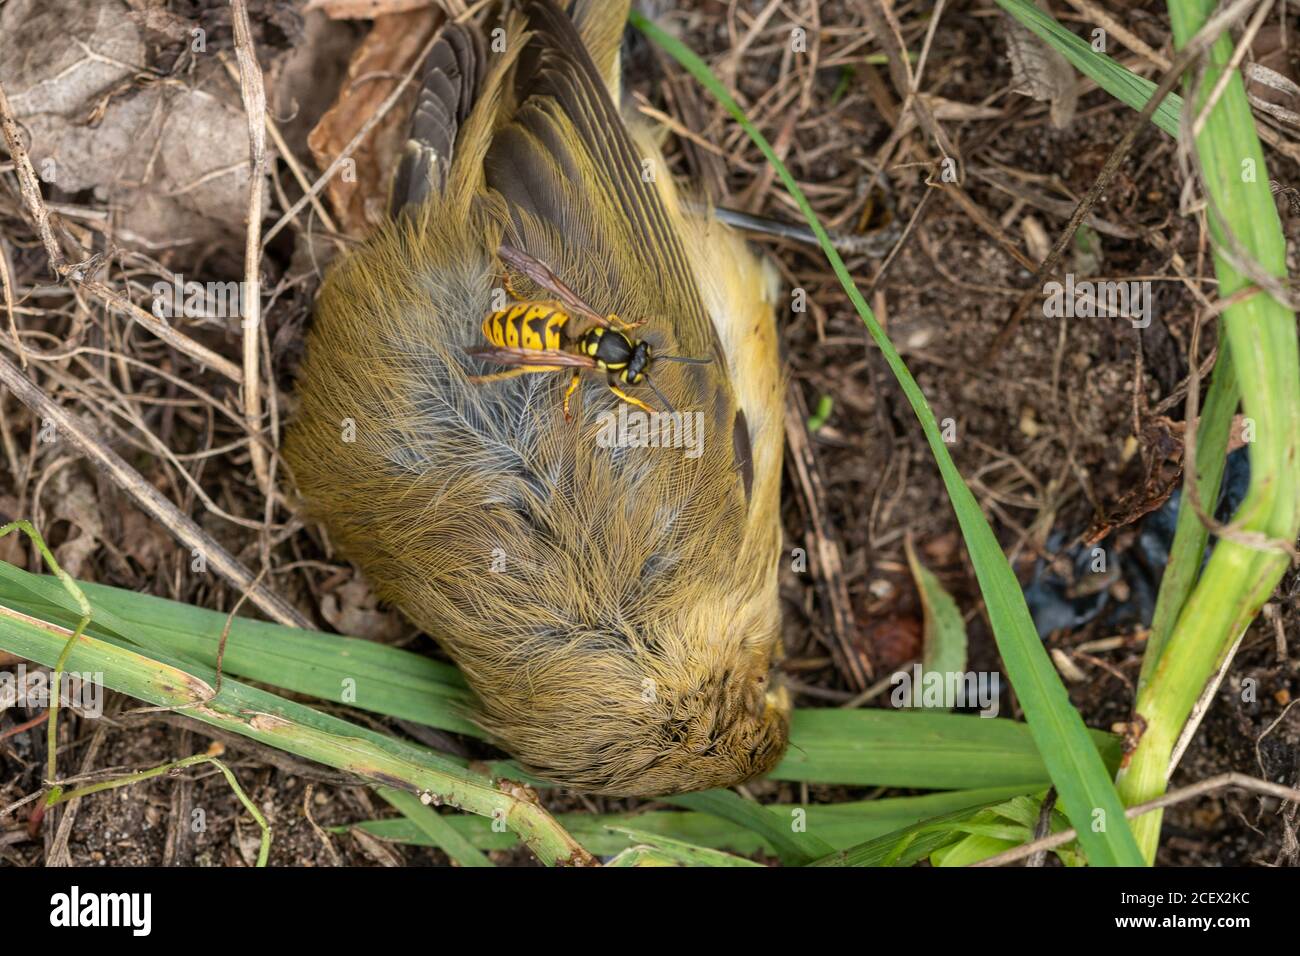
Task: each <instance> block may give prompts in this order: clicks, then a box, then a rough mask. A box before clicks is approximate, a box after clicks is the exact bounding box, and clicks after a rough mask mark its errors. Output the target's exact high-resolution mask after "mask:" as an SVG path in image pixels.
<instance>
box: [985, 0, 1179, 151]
mask: <svg viewBox="0 0 1300 956" xmlns="http://www.w3.org/2000/svg"><path fill="white" fill-rule="evenodd" d="M996 2H997V5H998V6H1000V7H1001V8H1002V9H1003V10H1005V11H1007V13H1009V14H1011V15H1012V16H1013V17H1015V18H1016V20H1018V21H1019V22H1020V23H1022V24H1024V25H1025V26H1026V27H1028V28H1029V29H1030V30H1032V31H1033V32H1034V33H1035V34H1037V35H1038V36H1039V37H1040V38H1041V39H1042V40H1043V41H1045V42H1046V43H1047V44H1048V45H1049V46H1051V48H1052V49H1054V50H1056V51H1057V52H1058V53H1060V54H1061V55H1062V56H1064V57H1065V58H1066V59H1067V60H1069V61H1070V63H1071V64H1072V65H1073V66H1074V68H1075V69H1076V70H1078V71H1079V72H1080V73H1082V74H1083V75H1084V76H1087V77H1088V78H1089V79H1091V80H1092V81H1093V82H1095V83H1096V84H1097V85H1098V86H1100V87H1101V88H1102V89H1103V90H1105V91H1106V92H1107V93H1109V94H1110V95H1111V96H1113V97H1115V99H1117V100H1119V101H1120V102H1121V103H1124V104H1126V105H1128V106H1131V107H1133V109H1135V110H1141V109H1142V107H1144V106H1146V105H1147V100H1149V99H1151V94H1153V93H1154V92H1155V91H1156V84H1155V83H1152V82H1151V81H1150V80H1148V79H1144V78H1143V77H1140V76H1138V75H1137V74H1136V73H1133V72H1132V71H1130V70H1128V69H1126V68H1124V67H1122V66H1120V65H1119V64H1118V63H1116V62H1115V61H1114V60H1112V59H1111V58H1110V57H1108V56H1106V54H1104V53H1098V52H1097V51H1096V50H1094V49H1093V48H1092V47H1091V46H1090V45H1089V44H1088V42H1087V41H1085V40H1084V39H1083V38H1082V37H1079V36H1077V35H1076V34H1074V33H1072V32H1071V31H1070V30H1068V29H1066V28H1065V27H1064V26H1062V25H1061V24H1060V23H1058V22H1057V21H1056V20H1054V19H1053V18H1052V16H1051V14H1049V13H1046V12H1045V11H1043V10H1040V9H1039V8H1038V7H1036V6H1034V4H1032V3H1029V2H1028V0H996ZM1182 109H1183V101H1182V99H1181V98H1180V97H1178V96H1177V95H1175V94H1173V93H1170V94H1169V95H1168V96H1166V97H1165V101H1164V102H1163V103H1161V104H1160V105H1159V106H1158V107H1156V111H1155V114H1154V115H1153V116H1152V117H1151V122H1153V123H1154V124H1155V125H1156V126H1158V127H1160V129H1162V130H1164V131H1165V132H1166V133H1168V134H1169V135H1170V136H1173V137H1177V136H1178V115H1179V113H1181V112H1182Z"/></svg>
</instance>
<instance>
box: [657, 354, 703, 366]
mask: <svg viewBox="0 0 1300 956" xmlns="http://www.w3.org/2000/svg"><path fill="white" fill-rule="evenodd" d="M655 361H658V362H681V363H682V364H683V365H711V364H713V359H711V358H687V357H686V356H685V355H656V356H655Z"/></svg>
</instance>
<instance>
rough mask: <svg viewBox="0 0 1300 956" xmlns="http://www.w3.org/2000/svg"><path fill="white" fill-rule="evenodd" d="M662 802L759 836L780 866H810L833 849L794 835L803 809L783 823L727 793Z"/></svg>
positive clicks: (814, 838)
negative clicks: (709, 814) (696, 812)
mask: <svg viewBox="0 0 1300 956" xmlns="http://www.w3.org/2000/svg"><path fill="white" fill-rule="evenodd" d="M664 802H665V803H671V804H673V805H674V806H678V807H685V808H686V809H688V810H698V811H700V812H702V813H711V814H713V815H714V816H716V817H721V818H722V819H724V820H730V821H731V822H732V823H734V824H736V825H737V826H740V827H744V828H745V829H746V830H749V831H751V832H753V833H757V834H759V835H760V836H762V837H763V838H764V839H765V840H767V842H768V844H769V845H771V846H772V847H773V848H774V849H775V850H776V852H777V855H778V856H779V857H780V858H781V862H782V863H785V864H787V865H790V866H803V865H804V864H806V863H811V862H812V861H813V860H815V859H817V858H818V857H822V856H825V855H826V854H827V853H830V852H831V851H832V849H833V847H832V846H831V845H830V844H829V843H827V842H826V841H825V840H823V839H822V838H821V837H818V836H814V835H813V834H811V833H808V832H806V830H805V832H797V831H796V830H795V829H794V825H795V822H796V821H802V823H803V825H804V827H805V828H806V826H807V812H806V811H804V809H803V808H802V807H798V808H795V809H794V810H792V811H791V812H790V813H789V814H787V815H786V816H785V818H784V819H782V818H781V817H779V816H777V815H776V814H775V813H773V812H772V811H771V810H769V809H768V808H767V807H764V806H762V805H760V804H757V803H754V802H753V801H750V800H746V799H744V798H743V797H741V796H740V795H739V794H736V793H733V792H732V791H730V790H706V791H704V792H703V793H683V794H679V795H677V796H675V797H666V798H665V800H664Z"/></svg>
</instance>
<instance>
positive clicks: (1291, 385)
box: [1120, 0, 1300, 860]
mask: <svg viewBox="0 0 1300 956" xmlns="http://www.w3.org/2000/svg"><path fill="white" fill-rule="evenodd" d="M1214 9H1215V4H1214V3H1212V2H1208V0H1178V2H1173V3H1170V4H1169V14H1170V21H1171V23H1172V26H1173V31H1174V42H1175V44H1176V45H1177V46H1178V47H1180V48H1182V47H1184V46H1186V45H1187V44H1188V43H1189V42H1190V41H1191V40H1192V38H1193V37H1194V36H1195V35H1196V34H1197V32H1198V31H1199V30H1200V29H1201V28H1202V26H1203V25H1204V24H1205V22H1206V21H1207V20H1208V18H1209V16H1210V14H1211V13H1212V12H1213V11H1214ZM1232 53H1233V42H1232V38H1231V37H1230V36H1228V35H1227V34H1226V33H1224V34H1222V35H1220V36H1219V37H1218V39H1217V40H1216V41H1215V42H1214V45H1213V46H1212V47H1210V49H1209V51H1208V52H1207V53H1206V55H1205V61H1206V68H1205V71H1204V76H1203V77H1202V78H1201V81H1200V83H1199V84H1198V86H1197V88H1196V90H1195V94H1194V96H1192V97H1191V98H1190V103H1191V104H1192V108H1193V109H1194V110H1195V113H1196V114H1199V113H1200V112H1201V110H1202V109H1203V107H1204V105H1205V104H1206V103H1207V102H1208V98H1209V96H1210V95H1211V90H1212V89H1213V88H1214V87H1215V85H1216V83H1217V81H1218V80H1219V79H1220V78H1223V77H1224V76H1225V71H1227V67H1228V64H1229V62H1230V60H1231V58H1232ZM1193 115H1195V114H1193ZM1194 147H1195V150H1196V156H1197V158H1198V159H1199V162H1200V167H1201V172H1202V174H1203V179H1204V182H1203V186H1204V188H1205V190H1206V193H1207V196H1208V198H1209V200H1210V201H1211V209H1212V211H1211V212H1209V213H1207V216H1206V219H1207V223H1208V225H1209V229H1210V236H1211V239H1212V241H1213V248H1214V270H1215V274H1216V275H1217V276H1218V279H1219V289H1218V293H1219V296H1220V298H1221V299H1223V300H1231V299H1232V298H1233V297H1234V296H1236V295H1237V294H1238V293H1243V292H1245V291H1247V290H1249V289H1250V288H1251V287H1252V286H1255V285H1256V280H1255V279H1254V278H1251V277H1249V276H1247V275H1245V274H1243V272H1242V271H1241V269H1240V268H1239V267H1238V266H1237V265H1235V264H1234V261H1233V260H1236V261H1238V262H1240V261H1241V260H1242V259H1249V260H1253V262H1254V264H1255V265H1254V268H1255V270H1256V271H1257V272H1258V273H1259V274H1260V276H1261V278H1262V277H1263V276H1264V275H1267V276H1269V277H1271V279H1272V281H1273V282H1275V283H1278V282H1280V283H1281V284H1283V285H1286V284H1287V283H1288V269H1287V249H1286V238H1285V236H1284V234H1283V232H1282V225H1281V221H1280V219H1279V217H1278V214H1277V206H1276V204H1275V201H1274V199H1273V195H1272V192H1271V190H1270V189H1269V176H1268V168H1267V166H1266V165H1265V162H1264V152H1263V149H1262V147H1261V146H1260V142H1259V137H1258V135H1257V134H1256V131H1255V118H1254V115H1253V114H1252V112H1251V108H1250V102H1249V100H1248V99H1247V97H1246V90H1245V86H1244V84H1243V82H1242V78H1241V75H1240V72H1239V71H1236V70H1233V71H1232V72H1231V73H1229V74H1227V76H1226V83H1225V85H1224V86H1223V89H1222V95H1221V96H1220V97H1219V98H1218V99H1217V101H1216V103H1215V105H1214V108H1213V109H1212V110H1210V112H1209V114H1208V117H1207V118H1206V121H1205V124H1204V128H1203V130H1202V131H1201V132H1200V134H1199V135H1198V136H1197V138H1196V143H1195V144H1194ZM1228 233H1231V240H1230V236H1229V234H1228ZM1234 246H1235V248H1234ZM1243 266H1244V263H1243ZM1219 321H1220V330H1221V333H1222V336H1223V337H1224V339H1225V340H1226V342H1227V344H1228V349H1227V355H1228V356H1229V360H1230V361H1231V362H1232V363H1233V367H1234V372H1235V374H1236V377H1237V381H1238V383H1239V388H1240V392H1241V404H1242V411H1243V413H1244V415H1245V418H1246V419H1247V420H1249V421H1250V422H1251V424H1252V426H1253V431H1254V441H1253V442H1251V444H1250V446H1249V447H1250V468H1251V474H1250V488H1249V490H1248V491H1247V493H1246V497H1245V499H1244V500H1243V501H1242V503H1241V506H1240V507H1239V508H1238V509H1237V512H1236V514H1234V515H1233V517H1232V523H1233V525H1235V526H1236V527H1237V528H1238V529H1240V531H1241V532H1244V533H1246V534H1252V535H1254V536H1256V538H1262V539H1267V540H1269V541H1274V542H1279V543H1280V544H1281V545H1282V546H1283V547H1289V546H1291V545H1293V544H1294V542H1295V540H1296V535H1297V533H1300V342H1297V330H1296V320H1295V314H1294V312H1293V311H1292V310H1291V308H1290V307H1289V306H1288V305H1287V304H1286V303H1285V302H1283V301H1279V300H1278V299H1276V298H1274V297H1273V295H1271V294H1270V293H1268V292H1263V291H1260V292H1257V294H1254V295H1248V296H1244V297H1241V298H1240V299H1238V300H1237V301H1233V302H1232V304H1231V305H1228V306H1226V307H1225V308H1224V310H1223V313H1222V315H1221V317H1220V320H1219ZM1220 361H1223V356H1222V354H1221V355H1220ZM1261 543H1262V542H1261ZM1288 564H1289V560H1288V557H1287V555H1286V554H1285V553H1283V552H1282V551H1279V550H1276V549H1272V550H1265V549H1262V548H1260V547H1258V546H1253V545H1252V543H1248V542H1246V541H1243V540H1241V537H1240V535H1239V534H1238V533H1237V532H1234V534H1233V535H1232V536H1228V535H1223V536H1220V538H1219V541H1218V543H1217V544H1216V545H1215V547H1214V552H1213V553H1212V554H1211V556H1210V560H1209V562H1208V563H1207V564H1206V566H1205V570H1204V572H1203V573H1202V575H1201V577H1200V580H1199V581H1198V582H1197V584H1196V587H1195V589H1194V590H1193V591H1192V593H1191V595H1190V596H1189V597H1188V599H1187V601H1186V603H1185V604H1184V605H1183V607H1182V610H1181V612H1180V613H1179V615H1178V620H1177V623H1176V624H1175V626H1174V631H1173V633H1172V634H1171V635H1170V637H1169V638H1168V640H1167V641H1166V643H1165V645H1164V647H1163V648H1161V649H1160V656H1159V659H1158V660H1156V662H1155V664H1154V665H1153V669H1152V670H1151V672H1150V680H1149V682H1148V683H1147V685H1146V687H1145V688H1144V689H1143V691H1142V692H1141V693H1139V695H1138V700H1137V712H1138V714H1139V715H1140V716H1141V718H1142V719H1143V721H1144V722H1145V727H1144V730H1143V733H1142V737H1141V739H1140V740H1139V741H1138V745H1137V748H1136V749H1135V750H1134V751H1133V754H1132V755H1131V758H1130V760H1129V763H1128V765H1127V766H1126V767H1125V769H1124V771H1123V772H1122V774H1121V777H1120V786H1121V789H1122V792H1123V793H1124V796H1125V799H1127V800H1128V801H1129V803H1131V804H1132V803H1141V802H1143V801H1145V800H1149V799H1152V798H1154V797H1157V796H1159V795H1160V794H1162V793H1164V791H1165V787H1166V783H1167V777H1168V772H1169V762H1170V759H1171V755H1172V753H1173V750H1174V747H1175V745H1176V743H1177V740H1178V738H1179V736H1180V735H1181V733H1182V731H1183V727H1184V726H1185V724H1186V722H1187V719H1188V717H1189V715H1190V714H1191V712H1192V707H1193V706H1194V704H1195V703H1196V700H1197V698H1198V697H1199V696H1200V694H1201V692H1202V691H1203V690H1204V688H1205V687H1206V685H1207V684H1208V683H1209V681H1210V680H1211V678H1212V676H1213V675H1214V673H1215V671H1216V670H1217V669H1218V668H1219V667H1220V665H1221V664H1222V662H1223V661H1224V659H1225V658H1226V656H1227V654H1228V651H1229V650H1230V649H1231V647H1232V645H1233V643H1234V642H1235V641H1236V639H1237V637H1238V636H1239V635H1240V634H1241V633H1242V632H1243V631H1244V630H1245V629H1246V628H1247V627H1248V626H1249V625H1250V622H1251V621H1252V620H1254V617H1255V615H1256V614H1257V613H1258V611H1259V609H1260V607H1262V606H1263V604H1264V602H1265V601H1266V600H1268V597H1269V595H1270V594H1272V593H1273V591H1274V589H1275V588H1276V587H1277V584H1278V582H1279V581H1280V580H1281V578H1282V575H1283V574H1284V573H1285V571H1286V569H1287V566H1288ZM1160 824H1161V811H1158V810H1157V811H1154V812H1152V813H1148V814H1144V815H1143V816H1142V817H1140V818H1139V819H1138V820H1137V821H1135V825H1134V829H1135V832H1136V833H1137V834H1138V838H1139V841H1140V843H1141V846H1142V850H1143V853H1144V855H1145V857H1146V858H1147V859H1148V860H1153V859H1154V858H1155V852H1156V846H1157V843H1158V840H1159V834H1160Z"/></svg>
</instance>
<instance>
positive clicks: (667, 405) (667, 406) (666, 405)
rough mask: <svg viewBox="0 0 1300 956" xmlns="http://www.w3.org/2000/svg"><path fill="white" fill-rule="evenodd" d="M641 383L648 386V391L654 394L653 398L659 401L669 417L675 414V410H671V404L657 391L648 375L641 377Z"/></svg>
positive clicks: (657, 387)
mask: <svg viewBox="0 0 1300 956" xmlns="http://www.w3.org/2000/svg"><path fill="white" fill-rule="evenodd" d="M642 381H644V382H645V383H646V384H647V385H649V386H650V390H651V391H652V392H654V393H655V396H656V397H657V398H658V399H659V401H661V402H663V406H664V409H665V410H666V411H667V412H668V414H669V415H676V414H677V410H676V409H674V408H673V403H672V402H670V401H668V399H667V398H665V397H664V393H663V392H661V391H659V386H658V385H656V384H655V383H654V382H653V381H652V380H651V378H650V376H649V375H645V376H642Z"/></svg>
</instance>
